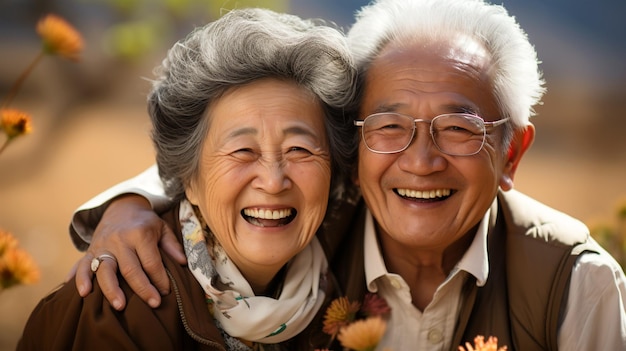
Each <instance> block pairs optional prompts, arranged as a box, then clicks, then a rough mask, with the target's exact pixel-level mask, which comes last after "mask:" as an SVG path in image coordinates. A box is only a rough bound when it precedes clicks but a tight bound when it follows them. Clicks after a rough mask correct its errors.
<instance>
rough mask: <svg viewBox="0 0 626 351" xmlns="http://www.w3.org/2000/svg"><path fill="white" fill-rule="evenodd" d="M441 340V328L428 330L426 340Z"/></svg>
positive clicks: (436, 341)
mask: <svg viewBox="0 0 626 351" xmlns="http://www.w3.org/2000/svg"><path fill="white" fill-rule="evenodd" d="M441 340H443V334H442V333H441V330H439V329H431V330H430V331H429V332H428V341H430V343H431V344H438V343H440V342H441Z"/></svg>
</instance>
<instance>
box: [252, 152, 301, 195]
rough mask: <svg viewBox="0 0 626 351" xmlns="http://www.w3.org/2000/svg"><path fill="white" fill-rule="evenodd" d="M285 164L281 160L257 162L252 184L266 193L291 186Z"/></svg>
mask: <svg viewBox="0 0 626 351" xmlns="http://www.w3.org/2000/svg"><path fill="white" fill-rule="evenodd" d="M285 168H286V165H285V163H284V162H283V161H282V160H273V161H269V160H263V161H261V162H259V164H258V170H257V172H258V173H257V176H256V177H255V179H254V181H253V182H252V185H253V186H254V187H255V188H256V189H259V190H262V191H265V192H266V193H268V194H278V193H280V192H282V191H285V190H287V189H289V188H290V187H291V179H290V178H289V177H288V176H287V173H286V170H285Z"/></svg>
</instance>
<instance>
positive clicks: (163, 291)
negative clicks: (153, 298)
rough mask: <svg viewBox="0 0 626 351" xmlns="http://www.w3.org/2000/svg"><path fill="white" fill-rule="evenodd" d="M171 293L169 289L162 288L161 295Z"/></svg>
mask: <svg viewBox="0 0 626 351" xmlns="http://www.w3.org/2000/svg"><path fill="white" fill-rule="evenodd" d="M169 293H170V291H169V290H161V296H165V295H167V294H169Z"/></svg>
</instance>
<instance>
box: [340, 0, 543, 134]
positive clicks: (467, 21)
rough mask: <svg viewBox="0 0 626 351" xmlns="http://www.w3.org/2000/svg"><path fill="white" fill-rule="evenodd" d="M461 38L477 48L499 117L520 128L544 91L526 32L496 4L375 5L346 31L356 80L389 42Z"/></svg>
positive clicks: (441, 0)
mask: <svg viewBox="0 0 626 351" xmlns="http://www.w3.org/2000/svg"><path fill="white" fill-rule="evenodd" d="M458 33H464V34H466V35H469V36H472V37H473V38H474V39H476V40H478V41H479V42H481V43H483V45H484V46H485V48H486V49H487V51H488V52H489V53H490V54H491V57H492V60H493V61H492V62H493V63H494V66H493V71H492V72H490V74H491V79H492V84H493V89H494V96H495V98H496V100H497V102H498V104H499V106H500V110H501V113H502V116H503V117H505V116H508V117H511V119H512V122H513V125H514V126H516V127H522V126H525V125H526V123H528V119H529V118H530V116H532V115H534V114H535V112H534V106H535V105H537V104H538V103H540V101H541V97H542V96H543V94H544V92H545V88H544V86H543V84H544V81H543V79H542V76H541V72H540V70H539V67H538V60H537V53H536V52H535V49H534V48H533V46H532V45H531V44H530V42H529V41H528V38H527V35H526V33H525V32H524V31H523V29H522V28H521V27H520V26H519V25H518V23H517V22H516V21H515V18H514V17H512V16H510V15H509V14H508V13H507V11H506V9H504V8H503V7H502V6H499V5H493V4H488V3H486V2H484V1H482V0H379V1H375V2H373V3H372V4H371V5H369V6H367V7H364V8H362V9H361V11H360V12H359V13H358V14H357V21H356V23H355V24H354V26H353V27H352V28H351V29H350V31H349V32H348V43H349V45H350V49H351V52H352V54H353V55H354V59H355V61H356V64H357V68H358V69H359V76H360V77H359V81H360V82H361V81H362V79H363V78H362V76H363V75H365V74H366V73H367V68H368V66H369V65H370V63H371V62H372V61H373V60H374V59H375V58H376V56H377V55H378V54H379V53H380V51H381V50H382V49H383V48H384V46H385V45H386V44H388V43H390V42H395V43H406V42H408V43H411V42H415V40H441V39H446V38H449V37H450V36H451V35H455V34H458Z"/></svg>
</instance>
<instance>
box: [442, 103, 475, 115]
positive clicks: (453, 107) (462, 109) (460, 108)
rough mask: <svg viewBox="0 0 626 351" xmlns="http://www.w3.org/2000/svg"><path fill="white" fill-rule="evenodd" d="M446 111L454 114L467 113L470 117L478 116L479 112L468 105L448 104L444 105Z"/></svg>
mask: <svg viewBox="0 0 626 351" xmlns="http://www.w3.org/2000/svg"><path fill="white" fill-rule="evenodd" d="M444 108H445V110H446V111H450V112H452V113H467V114H470V115H478V111H477V109H476V108H475V107H474V106H470V105H467V104H446V105H444Z"/></svg>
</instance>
